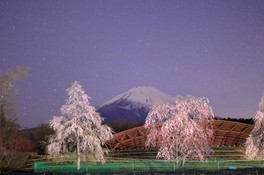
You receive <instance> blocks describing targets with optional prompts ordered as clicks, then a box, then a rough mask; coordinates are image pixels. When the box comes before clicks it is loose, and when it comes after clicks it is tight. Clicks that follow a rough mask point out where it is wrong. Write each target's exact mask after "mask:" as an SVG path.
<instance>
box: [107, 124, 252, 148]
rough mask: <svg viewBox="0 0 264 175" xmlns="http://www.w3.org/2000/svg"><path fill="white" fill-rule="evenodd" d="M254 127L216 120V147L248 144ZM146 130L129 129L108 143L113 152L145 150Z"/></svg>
mask: <svg viewBox="0 0 264 175" xmlns="http://www.w3.org/2000/svg"><path fill="white" fill-rule="evenodd" d="M253 127H254V126H253V125H251V124H245V123H239V122H233V121H225V120H214V121H213V128H214V139H213V145H214V146H241V145H243V144H244V143H245V142H246V139H247V137H248V136H249V134H250V132H251V130H252V129H253ZM146 133H147V131H146V129H145V128H144V126H140V127H136V128H132V129H128V130H125V131H122V132H119V133H117V134H114V137H113V139H111V140H110V141H108V142H107V146H108V148H109V149H111V150H125V149H144V148H145V141H146Z"/></svg>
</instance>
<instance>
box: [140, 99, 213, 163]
mask: <svg viewBox="0 0 264 175" xmlns="http://www.w3.org/2000/svg"><path fill="white" fill-rule="evenodd" d="M213 116H214V114H213V111H212V109H211V107H210V106H209V104H208V100H207V99H206V98H195V97H192V96H187V97H185V98H183V97H178V98H177V99H176V101H175V103H174V104H162V105H157V106H155V107H153V108H152V109H151V110H150V112H149V114H148V116H147V118H146V122H145V127H146V129H147V130H148V132H149V134H148V136H147V141H146V145H147V146H149V147H158V148H159V151H158V154H157V158H158V159H166V160H177V161H178V160H183V161H184V160H186V159H191V160H205V159H206V157H207V156H209V155H210V154H211V153H212V149H211V147H210V141H211V139H212V136H213V130H212V124H211V120H212V119H213Z"/></svg>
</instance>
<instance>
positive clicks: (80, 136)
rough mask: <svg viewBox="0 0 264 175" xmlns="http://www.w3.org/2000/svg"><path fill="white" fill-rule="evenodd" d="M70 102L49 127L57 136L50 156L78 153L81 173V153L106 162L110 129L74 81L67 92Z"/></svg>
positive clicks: (50, 149) (63, 107)
mask: <svg viewBox="0 0 264 175" xmlns="http://www.w3.org/2000/svg"><path fill="white" fill-rule="evenodd" d="M67 92H68V95H69V98H68V100H67V102H66V104H65V105H63V106H62V108H61V113H62V116H54V117H53V119H52V120H51V121H50V126H51V128H52V129H54V131H55V135H54V136H53V137H51V138H50V140H49V142H50V144H49V145H48V153H49V154H62V153H68V152H76V153H77V157H78V160H77V169H78V170H79V169H80V161H81V153H83V154H87V153H89V154H91V155H94V157H95V159H96V160H97V161H100V162H104V153H105V150H104V149H103V148H102V145H103V144H104V143H105V141H106V140H109V139H110V138H111V137H112V131H111V129H110V127H108V126H106V125H102V121H103V119H102V118H101V117H100V115H99V114H98V113H97V112H96V111H95V108H94V107H92V106H91V105H90V102H89V98H90V97H88V95H86V94H85V92H84V91H83V90H82V87H81V85H80V84H79V83H78V82H77V81H75V82H74V83H72V85H71V87H70V88H69V89H67Z"/></svg>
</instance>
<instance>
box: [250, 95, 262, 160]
mask: <svg viewBox="0 0 264 175" xmlns="http://www.w3.org/2000/svg"><path fill="white" fill-rule="evenodd" d="M254 120H255V126H254V128H253V130H252V131H251V133H250V135H249V137H248V138H247V141H246V155H247V156H248V158H249V159H263V158H264V96H263V97H262V98H261V100H260V103H259V110H258V111H257V113H256V116H255V119H254Z"/></svg>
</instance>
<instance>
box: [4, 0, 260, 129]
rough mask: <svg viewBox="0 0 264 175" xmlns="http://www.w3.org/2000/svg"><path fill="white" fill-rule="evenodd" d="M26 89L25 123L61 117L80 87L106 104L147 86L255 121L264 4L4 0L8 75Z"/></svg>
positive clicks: (237, 0) (21, 115)
mask: <svg viewBox="0 0 264 175" xmlns="http://www.w3.org/2000/svg"><path fill="white" fill-rule="evenodd" d="M17 65H24V66H28V67H29V68H30V72H29V76H28V77H27V78H26V79H24V80H22V81H19V82H18V83H17V87H18V89H19V92H20V96H19V98H18V104H17V108H18V122H19V123H20V124H21V126H22V127H34V126H37V125H38V124H40V123H43V122H47V121H48V120H50V119H51V118H52V116H54V115H60V107H61V106H62V105H63V104H65V100H66V98H67V93H66V91H65V90H66V89H67V88H68V87H69V86H70V84H71V83H72V82H73V81H74V80H77V81H80V83H81V84H82V85H83V88H84V90H85V91H86V93H87V94H88V95H89V96H90V97H91V98H92V101H91V103H92V105H93V106H98V105H100V104H102V103H104V102H105V101H107V100H109V99H110V98H112V97H114V96H116V95H118V94H120V93H122V92H125V91H127V90H128V89H130V88H133V87H137V86H152V87H155V88H157V89H159V90H161V91H163V92H165V93H167V94H169V95H171V96H177V95H182V96H185V95H187V94H191V95H193V96H205V97H208V98H209V100H210V104H211V106H212V108H213V110H214V113H215V115H218V116H222V117H238V118H240V117H245V118H248V117H253V116H254V115H255V112H256V111H257V109H258V103H259V101H260V98H261V96H262V95H264V1H263V0H254V1H253V0H218V1H213V0H208V1H201V0H193V1H191V0H182V1H180V0H179V1H178V0H171V1H168V0H160V1H158V0H153V1H150V0H127V1H126V0H89V1H88V0H87V1H75V0H71V1H69V0H68V1H67V0H62V1H55V0H51V1H48V0H45V1H44V0H43V1H35V0H12V1H11V0H10V1H7V0H1V1H0V72H1V73H4V72H6V71H8V70H9V69H12V68H15V66H17Z"/></svg>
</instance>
